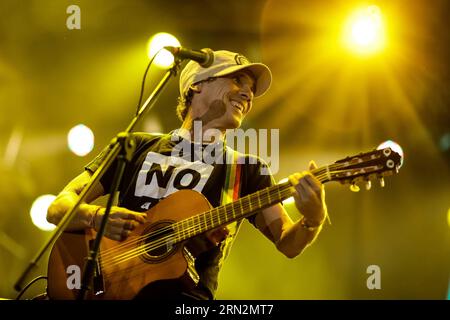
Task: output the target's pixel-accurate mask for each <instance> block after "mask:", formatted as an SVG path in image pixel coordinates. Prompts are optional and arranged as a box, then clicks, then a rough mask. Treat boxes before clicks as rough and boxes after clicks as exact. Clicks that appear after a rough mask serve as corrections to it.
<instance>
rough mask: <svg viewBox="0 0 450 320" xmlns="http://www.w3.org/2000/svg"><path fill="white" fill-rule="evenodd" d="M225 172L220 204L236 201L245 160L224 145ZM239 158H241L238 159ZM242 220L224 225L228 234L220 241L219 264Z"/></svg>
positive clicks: (227, 252)
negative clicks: (220, 253) (220, 256)
mask: <svg viewBox="0 0 450 320" xmlns="http://www.w3.org/2000/svg"><path fill="white" fill-rule="evenodd" d="M225 157H226V162H225V163H226V174H225V183H224V186H223V188H222V195H221V199H220V205H225V204H228V203H231V202H233V201H237V200H238V199H239V197H240V192H241V177H242V167H243V164H244V162H245V159H244V158H243V157H244V155H242V154H240V153H239V152H237V151H235V150H233V149H231V148H229V147H228V146H226V151H225ZM239 159H241V160H240V161H239ZM241 223H242V220H238V221H235V222H233V223H230V224H229V225H227V226H226V228H227V229H228V236H227V237H226V238H225V240H223V241H222V243H221V249H222V252H223V255H222V258H221V259H220V264H222V263H223V260H224V259H225V258H226V257H227V256H228V254H229V252H230V249H231V246H232V244H233V242H234V239H235V237H236V235H237V233H238V231H239V228H240V226H241Z"/></svg>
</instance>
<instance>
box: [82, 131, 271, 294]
mask: <svg viewBox="0 0 450 320" xmlns="http://www.w3.org/2000/svg"><path fill="white" fill-rule="evenodd" d="M133 136H134V138H135V141H136V149H135V152H134V154H133V157H132V160H131V161H130V163H128V164H127V165H126V167H125V171H124V174H123V178H122V182H121V184H120V186H119V192H120V194H119V203H118V205H119V206H122V207H125V208H127V209H130V210H133V211H138V212H145V211H147V210H148V209H150V208H151V207H153V206H154V205H156V204H157V203H158V202H159V201H160V200H162V199H164V198H165V197H167V196H169V195H170V194H172V193H174V192H176V191H178V190H181V189H192V190H195V191H198V192H201V193H202V194H203V195H204V196H205V197H206V198H207V199H208V201H209V202H210V203H211V205H212V206H213V207H217V206H219V205H220V201H221V193H222V188H223V187H224V183H225V178H226V171H227V165H226V164H225V160H224V159H225V157H226V153H228V152H233V151H232V150H231V149H230V148H228V147H225V148H224V147H223V144H222V143H220V144H216V145H201V144H198V143H193V142H191V141H188V140H185V139H183V138H182V137H180V136H178V135H176V134H173V133H172V134H149V133H134V134H133ZM224 149H225V152H224ZM107 151H108V149H107V148H105V149H104V150H103V151H102V152H101V153H100V154H99V155H98V156H97V157H96V158H95V159H94V160H93V161H91V162H90V163H89V164H87V165H86V170H89V171H91V172H95V171H96V170H97V168H98V166H99V165H100V163H101V160H102V158H103V156H104V155H105V154H106V152H107ZM205 156H206V157H209V158H205ZM242 156H243V157H244V158H245V163H244V164H242V165H241V170H240V172H241V177H240V196H241V197H243V196H246V195H248V194H251V193H254V192H256V191H258V190H260V189H263V188H266V187H269V186H271V185H272V184H273V181H274V180H273V177H272V176H271V175H267V174H261V172H262V171H261V169H262V168H263V167H264V168H265V169H267V165H266V164H265V163H264V162H263V161H262V160H260V159H259V158H257V157H255V156H252V155H242ZM220 158H221V159H222V161H220V160H219V159H220ZM211 159H214V160H215V161H212V160H211ZM205 160H206V161H205ZM115 167H116V163H113V164H112V166H111V167H110V168H109V170H107V172H106V173H105V174H104V176H103V177H102V178H101V179H100V182H101V184H102V186H103V187H104V189H105V192H108V190H109V189H110V186H111V182H112V177H113V173H114V169H115ZM248 220H249V221H250V222H251V223H252V224H254V221H253V220H254V216H250V217H249V218H248ZM239 225H240V222H238V223H237V224H235V225H234V229H233V230H232V231H233V232H230V234H229V237H228V238H229V239H227V241H223V243H222V244H221V245H219V246H217V247H214V248H213V249H211V250H208V251H206V252H203V253H202V254H200V255H199V256H198V257H197V259H196V262H195V267H196V270H197V272H198V274H199V276H200V281H199V290H203V292H205V288H206V289H207V291H206V293H207V294H208V296H209V298H213V297H214V294H215V291H216V289H217V278H218V273H219V270H220V267H221V264H222V262H223V259H224V258H225V257H226V255H227V253H228V251H229V249H230V246H231V243H232V239H234V236H235V235H236V233H237V231H238V228H239ZM203 241H204V240H203Z"/></svg>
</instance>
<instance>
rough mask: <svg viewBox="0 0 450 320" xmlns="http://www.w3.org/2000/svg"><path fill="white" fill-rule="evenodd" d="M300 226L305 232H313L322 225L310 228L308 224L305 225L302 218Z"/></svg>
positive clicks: (304, 220)
mask: <svg viewBox="0 0 450 320" xmlns="http://www.w3.org/2000/svg"><path fill="white" fill-rule="evenodd" d="M300 225H301V226H302V227H303V228H305V229H306V230H308V231H315V230H317V229H319V228H320V227H321V226H322V224H319V225H317V226H310V225H308V224H307V223H306V219H305V217H303V218H302V219H301V220H300Z"/></svg>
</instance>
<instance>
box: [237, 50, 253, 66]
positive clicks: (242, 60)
mask: <svg viewBox="0 0 450 320" xmlns="http://www.w3.org/2000/svg"><path fill="white" fill-rule="evenodd" d="M234 61H236V64H239V65H243V64H250V61H248V59H247V58H246V57H244V56H243V55H242V54H240V53H237V54H236V55H235V56H234Z"/></svg>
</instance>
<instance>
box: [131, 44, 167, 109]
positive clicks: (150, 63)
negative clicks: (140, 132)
mask: <svg viewBox="0 0 450 320" xmlns="http://www.w3.org/2000/svg"><path fill="white" fill-rule="evenodd" d="M162 49H164V47H162V48H161V49H159V50H158V51H156V53H155V54H154V55H153V57H152V58H151V59H150V62H149V63H148V65H147V68H146V69H145V72H144V77H143V78H142V84H141V92H140V94H139V101H138V104H137V107H136V115H137V114H138V113H139V108H140V106H141V103H142V96H143V95H144V87H145V78H146V77H147V73H148V70H149V69H150V66H151V65H152V63H153V60H155V57H156V56H157V55H158V53H159V52H160V51H161V50H162Z"/></svg>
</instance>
